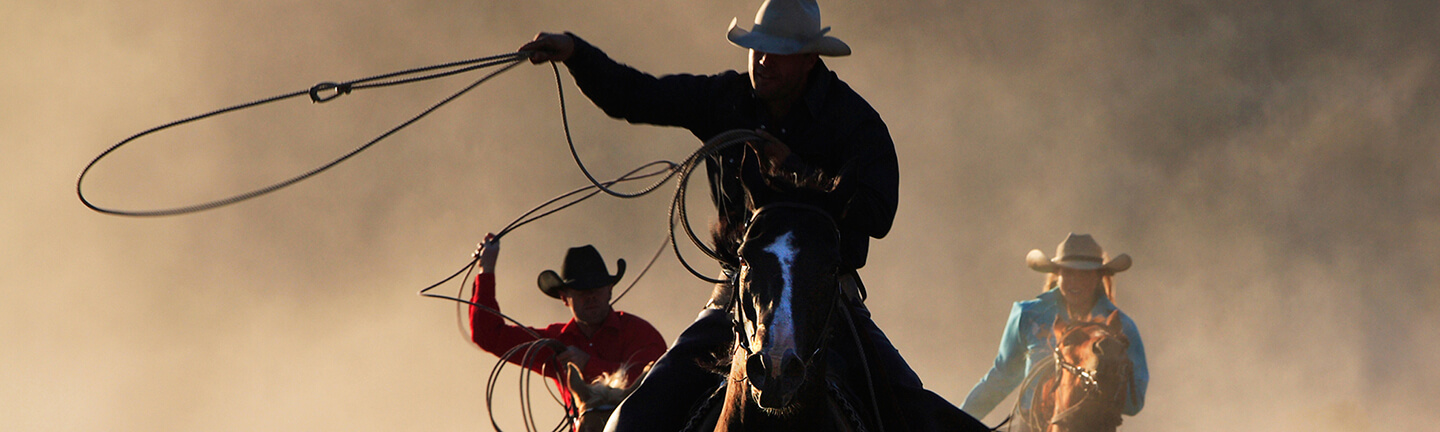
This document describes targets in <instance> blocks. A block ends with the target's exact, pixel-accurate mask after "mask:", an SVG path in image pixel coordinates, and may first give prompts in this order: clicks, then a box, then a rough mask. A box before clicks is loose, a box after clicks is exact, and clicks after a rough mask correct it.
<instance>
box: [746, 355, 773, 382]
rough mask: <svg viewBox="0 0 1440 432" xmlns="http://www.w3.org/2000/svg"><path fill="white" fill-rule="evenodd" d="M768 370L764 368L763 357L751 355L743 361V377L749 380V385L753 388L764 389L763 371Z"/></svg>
mask: <svg viewBox="0 0 1440 432" xmlns="http://www.w3.org/2000/svg"><path fill="white" fill-rule="evenodd" d="M768 369H769V368H767V367H765V356H763V355H760V354H751V355H750V357H749V358H748V359H746V360H745V376H746V377H747V378H749V379H750V385H751V386H753V387H756V388H764V387H765V376H766V374H765V371H766V370H768Z"/></svg>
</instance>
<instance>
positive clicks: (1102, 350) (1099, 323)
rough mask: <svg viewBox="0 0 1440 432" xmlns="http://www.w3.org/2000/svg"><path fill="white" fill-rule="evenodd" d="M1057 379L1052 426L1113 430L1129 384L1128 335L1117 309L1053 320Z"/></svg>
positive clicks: (1054, 431)
mask: <svg viewBox="0 0 1440 432" xmlns="http://www.w3.org/2000/svg"><path fill="white" fill-rule="evenodd" d="M1053 331H1054V334H1055V364H1056V370H1055V372H1056V381H1055V386H1054V388H1055V393H1054V404H1055V411H1054V415H1053V416H1052V417H1051V419H1050V424H1051V426H1050V429H1049V430H1050V431H1051V432H1068V431H1094V430H1109V431H1113V430H1115V429H1116V428H1117V427H1119V426H1120V422H1121V419H1120V411H1121V409H1122V408H1123V407H1124V406H1125V398H1126V397H1127V395H1128V393H1129V392H1128V388H1129V386H1130V379H1131V376H1130V370H1131V367H1132V364H1131V362H1130V357H1129V355H1128V354H1127V353H1126V350H1127V349H1128V348H1129V347H1130V339H1129V338H1128V337H1126V336H1125V333H1124V330H1123V327H1122V326H1121V323H1120V312H1119V311H1114V312H1111V313H1110V316H1109V317H1106V318H1105V319H1104V320H1088V321H1076V322H1072V323H1065V322H1062V321H1060V320H1057V321H1056V322H1055V325H1054V329H1053Z"/></svg>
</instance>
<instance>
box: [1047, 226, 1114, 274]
mask: <svg viewBox="0 0 1440 432" xmlns="http://www.w3.org/2000/svg"><path fill="white" fill-rule="evenodd" d="M1104 257H1105V251H1104V250H1103V249H1101V248H1100V244H1099V243H1096V242H1095V239H1093V238H1090V235H1089V234H1075V233H1070V236H1069V237H1065V241H1063V242H1060V246H1059V247H1057V248H1055V258H1046V257H1045V253H1044V252H1041V251H1040V250H1039V249H1035V250H1031V251H1030V253H1029V254H1027V255H1025V264H1026V265H1028V266H1030V268H1031V269H1032V270H1035V271H1038V272H1044V273H1055V272H1058V271H1060V267H1065V268H1071V269H1075V270H1100V271H1101V272H1103V273H1119V272H1122V271H1125V270H1126V269H1129V268H1130V255H1127V254H1123V253H1122V254H1120V255H1119V256H1116V257H1115V258H1111V259H1110V260H1109V261H1105V258H1104Z"/></svg>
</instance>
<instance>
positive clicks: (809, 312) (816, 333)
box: [732, 203, 841, 412]
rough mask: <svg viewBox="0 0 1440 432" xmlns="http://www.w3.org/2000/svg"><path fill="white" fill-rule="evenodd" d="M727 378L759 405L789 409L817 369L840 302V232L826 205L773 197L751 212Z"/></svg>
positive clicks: (742, 246)
mask: <svg viewBox="0 0 1440 432" xmlns="http://www.w3.org/2000/svg"><path fill="white" fill-rule="evenodd" d="M737 252H738V253H737V254H738V256H739V259H740V260H739V262H740V269H739V272H738V275H737V276H736V285H737V287H736V288H737V289H736V293H735V308H733V319H734V321H735V323H736V341H735V343H736V347H737V349H736V350H734V351H735V352H734V356H733V357H734V358H733V361H734V363H733V364H732V377H733V378H736V379H741V378H743V379H745V380H747V381H748V382H749V386H748V387H749V392H750V396H751V400H753V401H754V402H755V403H756V405H758V406H759V407H760V408H761V409H762V410H766V411H771V412H778V411H784V410H786V409H787V408H790V407H791V406H792V404H793V403H794V402H796V400H797V395H798V394H800V391H801V389H802V385H803V384H805V383H806V382H807V381H816V380H815V379H812V378H813V377H815V376H816V375H817V373H818V368H817V367H816V366H817V362H816V359H817V358H819V357H820V356H822V351H823V350H824V347H825V341H826V340H827V339H828V337H827V336H828V334H829V332H828V330H827V329H828V328H829V327H831V322H832V320H835V319H837V318H836V317H835V315H836V314H837V313H839V311H837V308H838V307H839V303H840V301H841V299H840V297H839V285H838V282H837V277H838V273H839V265H840V264H839V263H840V254H839V231H838V230H837V228H836V225H835V221H834V220H833V219H832V218H831V217H830V216H829V214H828V213H827V212H825V211H824V210H822V209H820V208H818V207H814V206H810V205H805V204H794V203H776V204H770V205H766V206H765V207H762V208H760V209H758V210H756V211H755V212H754V213H753V216H752V217H751V219H750V223H749V224H748V225H747V227H746V230H745V232H744V236H743V240H742V241H741V242H740V243H739V248H738V251H737Z"/></svg>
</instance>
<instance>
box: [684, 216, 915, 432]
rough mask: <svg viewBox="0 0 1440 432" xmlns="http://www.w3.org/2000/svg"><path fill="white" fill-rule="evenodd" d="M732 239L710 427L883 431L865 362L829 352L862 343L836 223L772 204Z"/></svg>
mask: <svg viewBox="0 0 1440 432" xmlns="http://www.w3.org/2000/svg"><path fill="white" fill-rule="evenodd" d="M722 231H723V230H722ZM721 237H724V236H723V235H717V244H719V245H722V246H721V248H724V246H723V245H724V244H725V243H726V242H725V241H724V239H723V238H721ZM736 238H738V239H739V242H738V243H735V244H734V246H735V249H734V251H735V255H736V257H738V263H739V273H738V275H737V276H736V278H735V281H733V283H734V284H735V287H736V291H735V295H734V299H733V301H732V303H731V306H730V309H731V315H732V321H733V322H734V324H735V340H734V341H733V343H732V346H731V350H730V359H729V367H728V371H724V372H725V373H726V375H727V379H726V385H725V386H724V387H723V388H722V389H721V391H723V396H724V400H723V403H722V404H721V405H720V407H719V416H718V419H717V420H716V425H715V430H717V431H721V430H785V431H802V430H825V431H847V430H883V426H882V424H881V418H885V417H886V416H887V414H881V413H880V410H877V409H876V406H877V405H876V403H875V401H874V395H875V393H874V392H872V391H870V389H871V388H873V387H874V383H873V382H871V381H869V379H868V378H867V377H866V376H865V375H866V373H867V371H866V370H865V367H866V365H864V364H863V363H862V362H861V361H860V360H859V359H854V358H842V357H841V356H838V355H836V353H837V352H839V351H844V352H847V353H854V352H859V350H858V349H856V348H853V347H854V346H855V343H856V341H855V338H854V332H853V330H851V328H850V327H849V325H848V317H847V314H848V307H849V306H848V305H846V304H845V300H844V296H843V295H842V294H841V289H840V283H839V280H838V278H839V274H840V266H839V264H840V253H839V250H840V249H839V231H838V230H837V228H836V224H835V221H834V220H833V219H832V218H831V217H830V216H829V214H828V212H826V211H824V210H822V209H820V208H818V207H814V206H810V205H806V204H795V203H775V204H770V205H767V206H765V207H762V208H760V209H758V210H755V211H754V212H753V215H752V217H751V219H750V223H749V224H748V227H747V228H746V229H745V230H744V231H743V233H742V234H741V235H734V236H733V237H732V238H731V240H734V239H736ZM841 344H849V345H850V347H847V349H844V350H840V349H838V348H840V347H839V345H841ZM856 390H859V391H856ZM888 415H894V413H888ZM692 426H693V425H692Z"/></svg>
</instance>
